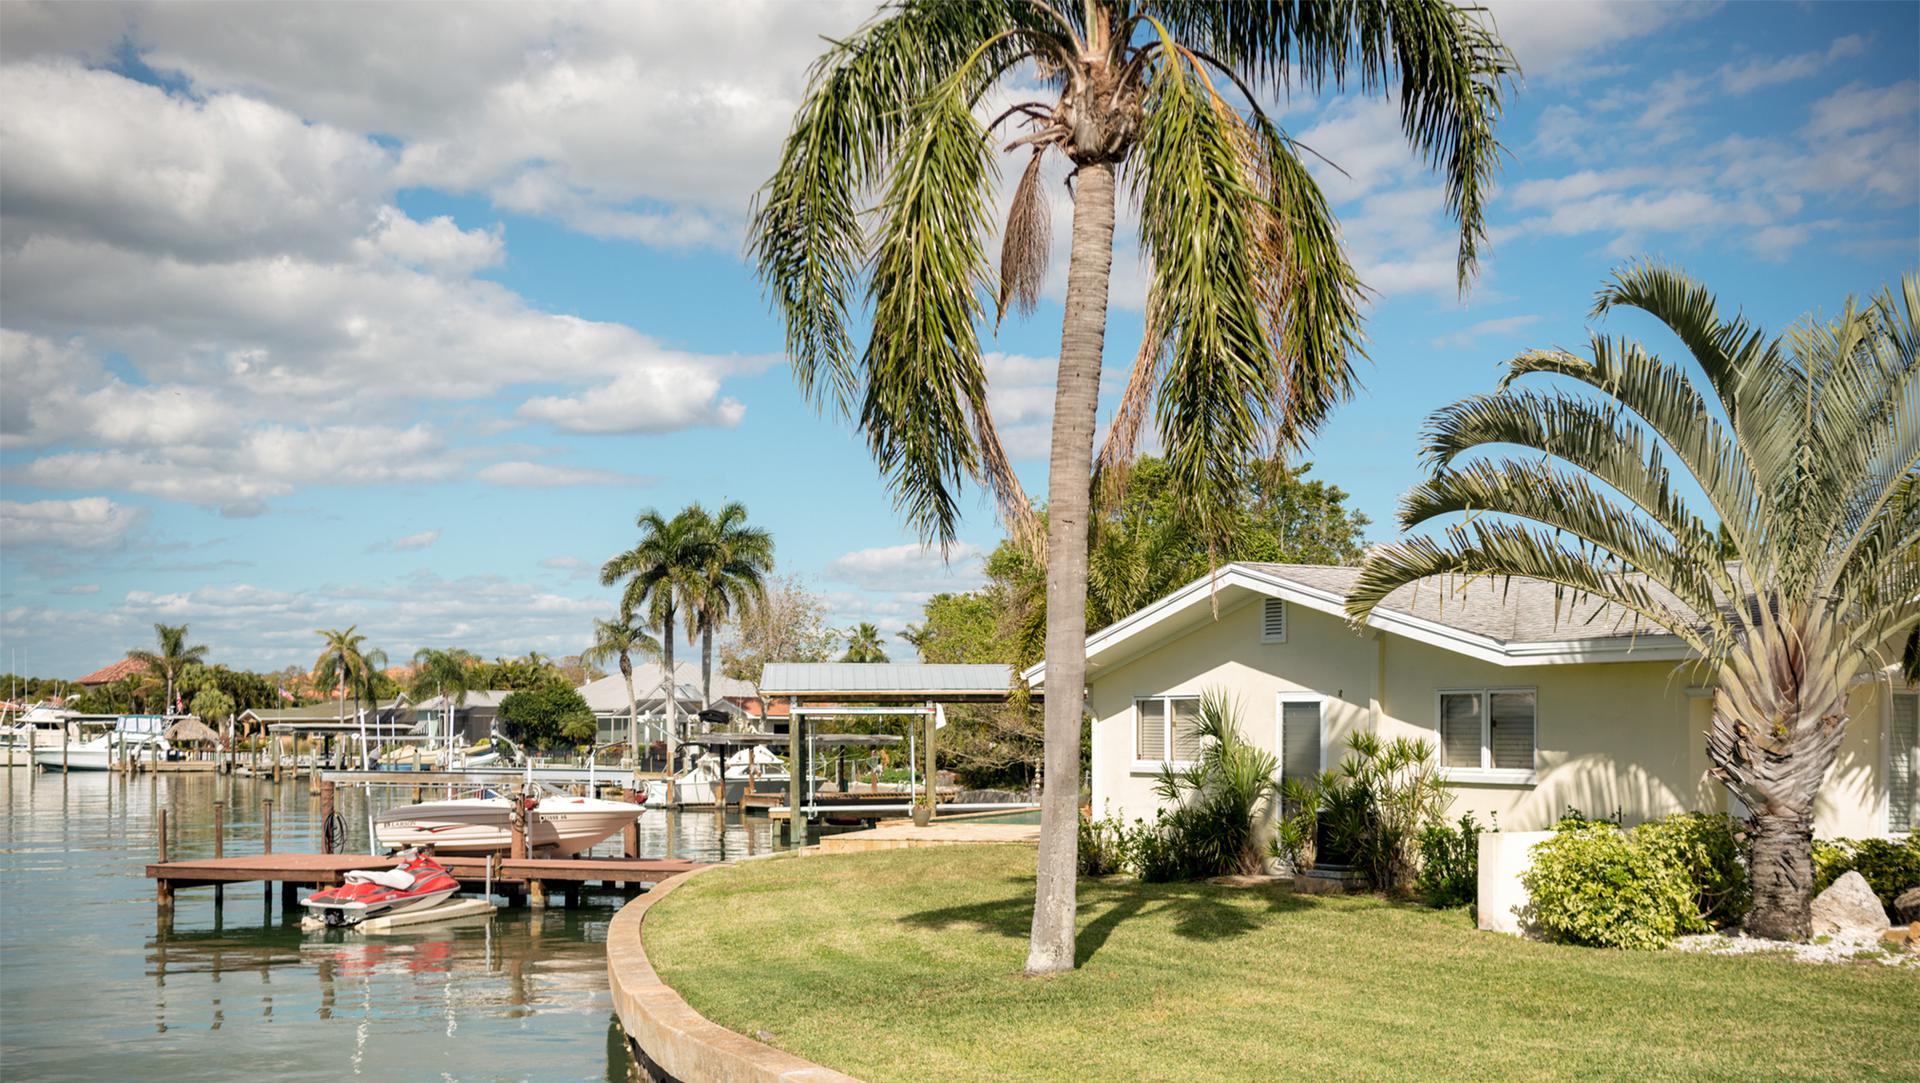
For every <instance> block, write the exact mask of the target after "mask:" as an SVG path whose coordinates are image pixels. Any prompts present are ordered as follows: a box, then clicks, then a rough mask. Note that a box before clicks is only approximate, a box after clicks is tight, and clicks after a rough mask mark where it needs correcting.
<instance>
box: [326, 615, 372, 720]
mask: <svg viewBox="0 0 1920 1083" xmlns="http://www.w3.org/2000/svg"><path fill="white" fill-rule="evenodd" d="M358 627H359V625H357V624H350V625H348V626H347V627H346V628H345V629H329V628H322V629H318V630H316V631H315V632H314V634H315V635H317V636H319V637H320V638H321V639H322V640H325V641H326V646H324V647H323V648H321V650H320V657H318V658H316V659H314V661H313V686H314V687H315V688H317V689H319V690H320V691H321V692H324V693H326V694H327V695H332V694H333V692H334V690H335V689H338V690H339V692H340V695H339V697H338V699H339V701H340V712H339V713H340V721H341V722H342V723H345V722H346V720H347V689H348V688H349V687H352V686H354V685H355V684H356V683H357V682H358V679H359V675H360V673H361V672H362V671H363V670H365V669H366V666H367V660H366V657H365V655H364V654H363V653H362V652H363V651H364V650H365V649H366V645H367V637H366V636H363V635H359V634H357V633H355V631H354V629H356V628H358Z"/></svg>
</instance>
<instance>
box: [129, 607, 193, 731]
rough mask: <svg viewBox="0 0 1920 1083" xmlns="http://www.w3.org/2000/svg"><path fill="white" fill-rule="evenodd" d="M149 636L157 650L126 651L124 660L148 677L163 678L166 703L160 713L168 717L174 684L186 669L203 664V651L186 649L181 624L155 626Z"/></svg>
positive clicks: (172, 707) (171, 704)
mask: <svg viewBox="0 0 1920 1083" xmlns="http://www.w3.org/2000/svg"><path fill="white" fill-rule="evenodd" d="M153 636H154V639H155V640H157V641H158V647H159V649H158V650H151V651H149V650H138V649H136V650H130V651H128V652H127V657H128V658H130V659H132V660H133V661H135V662H139V663H140V664H142V665H144V666H146V667H147V671H148V672H149V673H152V674H154V675H155V676H158V677H163V678H165V680H166V682H167V699H166V706H165V707H163V708H161V713H162V714H169V713H171V712H172V711H173V710H174V706H175V705H174V695H173V682H174V680H175V679H176V678H178V677H179V676H180V672H181V671H182V670H184V669H186V668H187V666H189V665H192V664H193V663H195V662H204V661H206V658H207V648H206V647H204V646H198V645H196V646H188V645H187V626H186V625H184V624H156V625H154V626H153Z"/></svg>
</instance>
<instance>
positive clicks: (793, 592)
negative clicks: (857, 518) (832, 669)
mask: <svg viewBox="0 0 1920 1083" xmlns="http://www.w3.org/2000/svg"><path fill="white" fill-rule="evenodd" d="M838 638H839V637H838V635H837V634H836V633H835V632H834V631H833V629H831V628H829V627H827V607H826V603H824V602H822V601H821V600H820V598H819V596H817V595H815V594H814V593H813V592H811V591H809V590H808V589H807V588H806V586H805V585H804V584H803V583H801V581H800V580H799V579H797V578H795V577H793V576H781V577H778V578H775V579H772V580H770V581H768V583H767V585H766V589H765V591H763V592H762V594H761V597H760V601H759V602H758V603H757V604H755V605H754V607H753V608H752V609H749V610H747V611H746V612H745V613H743V614H741V616H740V618H739V619H738V620H737V621H736V622H735V624H734V635H733V638H732V639H730V640H729V641H728V642H726V643H725V644H723V645H722V646H721V648H720V671H721V672H722V673H725V674H726V675H727V676H729V677H732V678H733V679H734V680H736V681H746V682H748V683H749V684H752V685H753V687H754V689H755V690H756V692H757V691H758V690H759V688H760V675H761V672H762V670H764V669H765V668H766V665H767V663H768V662H824V661H827V660H828V659H829V658H831V657H832V656H833V648H834V645H835V643H836V642H837V640H838Z"/></svg>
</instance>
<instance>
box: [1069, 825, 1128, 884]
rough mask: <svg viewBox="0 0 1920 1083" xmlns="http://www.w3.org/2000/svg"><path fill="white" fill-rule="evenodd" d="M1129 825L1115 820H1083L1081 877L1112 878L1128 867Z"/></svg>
mask: <svg viewBox="0 0 1920 1083" xmlns="http://www.w3.org/2000/svg"><path fill="white" fill-rule="evenodd" d="M1127 835H1128V832H1127V825H1126V824H1125V823H1124V822H1122V821H1120V820H1118V819H1116V818H1114V817H1112V816H1104V817H1101V818H1100V819H1098V820H1092V819H1083V820H1081V821H1080V851H1079V857H1080V875H1082V876H1112V875H1113V874H1114V873H1116V872H1122V871H1124V870H1125V869H1126V866H1127Z"/></svg>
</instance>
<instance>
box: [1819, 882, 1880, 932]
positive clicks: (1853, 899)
mask: <svg viewBox="0 0 1920 1083" xmlns="http://www.w3.org/2000/svg"><path fill="white" fill-rule="evenodd" d="M1886 928H1887V912H1886V911H1885V910H1883V909H1881V907H1880V897H1879V896H1877V895H1875V894H1874V893H1873V888H1872V887H1870V886H1868V884H1867V878H1866V877H1864V876H1862V875H1860V874H1859V873H1857V872H1849V873H1847V874H1846V875H1844V876H1842V877H1840V879H1838V880H1835V881H1834V882H1833V886H1832V887H1830V888H1828V889H1827V890H1825V891H1822V892H1821V893H1820V894H1819V895H1818V896H1817V897H1815V898H1814V900H1813V935H1815V936H1821V935H1827V936H1856V935H1857V936H1865V935H1869V934H1871V935H1873V936H1879V935H1880V933H1881V932H1882V931H1883V930H1885V929H1886Z"/></svg>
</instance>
